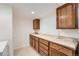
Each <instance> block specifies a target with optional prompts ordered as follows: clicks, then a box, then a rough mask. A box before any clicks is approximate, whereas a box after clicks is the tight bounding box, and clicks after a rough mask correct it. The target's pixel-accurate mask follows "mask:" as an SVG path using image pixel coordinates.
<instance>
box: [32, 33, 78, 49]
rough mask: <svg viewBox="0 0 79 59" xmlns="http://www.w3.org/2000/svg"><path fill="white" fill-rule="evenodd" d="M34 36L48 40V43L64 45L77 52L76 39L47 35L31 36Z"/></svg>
mask: <svg viewBox="0 0 79 59" xmlns="http://www.w3.org/2000/svg"><path fill="white" fill-rule="evenodd" d="M31 35H34V36H36V37H39V38H42V39H45V40H48V41H52V42H55V43H58V44H61V45H64V46H66V47H69V48H72V49H74V50H76V47H77V44H78V41H77V39H75V38H69V37H60V38H58V36H53V35H45V34H31Z"/></svg>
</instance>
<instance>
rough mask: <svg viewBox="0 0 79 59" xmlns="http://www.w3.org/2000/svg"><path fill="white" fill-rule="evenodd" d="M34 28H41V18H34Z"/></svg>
mask: <svg viewBox="0 0 79 59" xmlns="http://www.w3.org/2000/svg"><path fill="white" fill-rule="evenodd" d="M33 29H40V19H34V20H33Z"/></svg>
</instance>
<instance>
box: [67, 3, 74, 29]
mask: <svg viewBox="0 0 79 59" xmlns="http://www.w3.org/2000/svg"><path fill="white" fill-rule="evenodd" d="M66 8H67V18H66V19H67V20H66V22H67V24H66V26H67V27H68V28H74V27H75V19H74V18H73V17H74V16H73V14H74V13H73V12H74V10H73V8H74V7H73V5H69V6H67V7H66Z"/></svg>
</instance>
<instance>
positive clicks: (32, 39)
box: [30, 35, 38, 51]
mask: <svg viewBox="0 0 79 59" xmlns="http://www.w3.org/2000/svg"><path fill="white" fill-rule="evenodd" d="M30 45H31V46H32V47H33V48H34V49H35V50H36V51H38V38H37V37H35V36H32V35H30Z"/></svg>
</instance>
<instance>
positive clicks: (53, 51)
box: [49, 48, 66, 56]
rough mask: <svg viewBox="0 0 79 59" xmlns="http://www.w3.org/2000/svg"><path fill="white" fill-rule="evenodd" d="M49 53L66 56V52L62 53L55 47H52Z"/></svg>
mask: <svg viewBox="0 0 79 59" xmlns="http://www.w3.org/2000/svg"><path fill="white" fill-rule="evenodd" d="M49 55H50V56H66V55H65V54H63V53H61V52H59V51H58V50H56V49H53V48H50V50H49Z"/></svg>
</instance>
